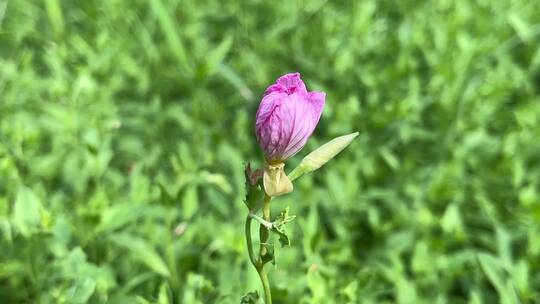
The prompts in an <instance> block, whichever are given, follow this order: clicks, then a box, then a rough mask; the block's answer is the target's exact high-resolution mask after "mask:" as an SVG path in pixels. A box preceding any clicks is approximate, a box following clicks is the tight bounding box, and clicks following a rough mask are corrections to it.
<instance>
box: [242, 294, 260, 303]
mask: <svg viewBox="0 0 540 304" xmlns="http://www.w3.org/2000/svg"><path fill="white" fill-rule="evenodd" d="M260 299H261V297H260V296H259V292H258V291H252V292H248V293H246V294H245V295H244V296H243V297H242V299H240V304H259V303H260V301H259V300H260Z"/></svg>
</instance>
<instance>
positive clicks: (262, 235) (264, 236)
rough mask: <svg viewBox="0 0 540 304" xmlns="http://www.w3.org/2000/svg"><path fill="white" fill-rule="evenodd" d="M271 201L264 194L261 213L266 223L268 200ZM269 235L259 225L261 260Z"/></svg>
mask: <svg viewBox="0 0 540 304" xmlns="http://www.w3.org/2000/svg"><path fill="white" fill-rule="evenodd" d="M271 199H272V197H271V196H269V195H267V194H266V193H265V194H264V201H263V207H262V212H263V219H264V220H265V221H267V222H270V200H271ZM269 235H270V231H268V229H267V228H266V227H265V226H264V225H263V224H261V226H260V228H259V239H260V242H261V249H260V255H261V259H262V257H263V256H265V255H266V254H267V250H266V247H265V246H264V245H265V244H266V243H267V242H268V237H269Z"/></svg>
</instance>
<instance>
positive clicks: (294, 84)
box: [264, 73, 307, 95]
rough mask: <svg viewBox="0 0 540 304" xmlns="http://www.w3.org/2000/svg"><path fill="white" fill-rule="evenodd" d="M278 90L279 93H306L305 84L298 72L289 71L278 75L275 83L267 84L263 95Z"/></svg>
mask: <svg viewBox="0 0 540 304" xmlns="http://www.w3.org/2000/svg"><path fill="white" fill-rule="evenodd" d="M274 92H279V93H286V94H289V95H291V94H294V93H297V94H307V90H306V85H305V84H304V82H303V81H302V79H300V73H289V74H285V75H283V76H281V77H279V78H278V79H277V80H276V83H275V84H273V85H271V86H269V87H268V88H267V89H266V91H265V93H264V94H265V95H268V94H271V93H274Z"/></svg>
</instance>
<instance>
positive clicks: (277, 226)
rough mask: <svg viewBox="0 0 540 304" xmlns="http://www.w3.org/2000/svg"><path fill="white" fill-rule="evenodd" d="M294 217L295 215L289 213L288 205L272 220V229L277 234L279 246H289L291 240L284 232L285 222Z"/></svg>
mask: <svg viewBox="0 0 540 304" xmlns="http://www.w3.org/2000/svg"><path fill="white" fill-rule="evenodd" d="M295 218H296V215H289V207H287V208H285V209H283V210H282V211H281V213H280V214H279V216H278V217H277V218H276V220H275V221H274V222H272V231H273V232H274V233H277V234H278V235H279V243H280V244H281V247H285V246H290V245H291V241H290V240H289V237H288V236H287V234H286V233H285V229H284V228H285V224H287V223H289V222H291V221H292V220H294V219H295Z"/></svg>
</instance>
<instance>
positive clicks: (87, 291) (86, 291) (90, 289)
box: [68, 277, 96, 304]
mask: <svg viewBox="0 0 540 304" xmlns="http://www.w3.org/2000/svg"><path fill="white" fill-rule="evenodd" d="M95 289H96V282H95V281H94V280H93V279H92V278H89V277H84V278H80V279H77V280H76V281H75V284H74V285H73V286H72V287H71V288H70V289H69V290H68V295H69V302H70V303H81V304H82V303H87V302H88V299H89V298H90V296H92V294H93V293H94V290H95Z"/></svg>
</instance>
